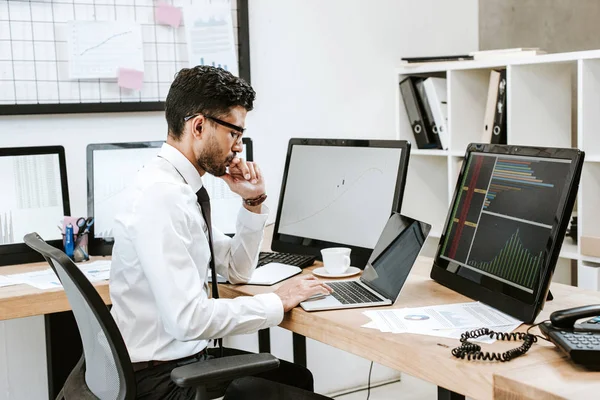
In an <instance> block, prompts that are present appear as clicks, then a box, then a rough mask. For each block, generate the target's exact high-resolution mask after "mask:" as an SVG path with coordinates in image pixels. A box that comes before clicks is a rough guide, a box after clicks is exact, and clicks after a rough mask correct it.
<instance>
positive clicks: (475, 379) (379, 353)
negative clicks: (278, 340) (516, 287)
mask: <svg viewBox="0 0 600 400" xmlns="http://www.w3.org/2000/svg"><path fill="white" fill-rule="evenodd" d="M431 263H432V261H431V260H430V259H423V258H421V259H419V260H418V261H417V264H416V265H415V267H414V268H413V272H412V273H411V275H410V276H409V279H408V280H407V282H406V284H405V286H404V288H403V289H402V292H401V295H400V298H399V299H398V301H397V302H396V304H395V305H394V306H391V307H397V308H402V307H418V306H426V305H436V304H445V303H459V302H464V301H470V299H469V298H467V297H465V296H463V295H461V294H458V293H456V292H454V291H452V290H450V289H447V288H445V287H443V286H441V285H439V284H438V283H436V282H434V281H432V280H431V279H430V278H429V271H430V269H431ZM309 270H310V268H309V269H307V270H305V271H304V273H310V272H309ZM276 287H277V285H275V286H272V287H263V286H250V285H221V286H220V289H219V293H220V294H221V296H222V297H230V298H233V297H237V296H242V295H255V294H259V293H265V292H269V291H273V290H275V288H276ZM552 293H553V294H554V298H555V300H553V301H551V302H548V303H547V304H546V307H545V310H544V311H543V312H542V313H541V314H540V316H539V318H538V321H541V320H543V319H547V318H548V317H549V315H550V313H551V312H553V311H555V310H558V309H563V308H568V307H574V306H579V305H585V304H591V303H600V293H596V292H591V291H584V290H581V289H578V288H574V287H570V286H566V285H560V284H553V285H552ZM363 311H364V309H353V310H352V309H351V310H336V311H321V312H311V313H308V312H305V311H303V310H302V309H300V308H296V309H294V310H292V311H291V312H290V313H288V314H287V315H286V316H285V318H284V320H283V322H282V323H281V325H280V326H281V327H283V328H285V329H288V330H290V331H293V332H295V333H297V334H301V335H304V336H306V337H309V338H311V339H315V340H318V341H319V342H322V343H325V344H328V345H331V346H333V347H337V348H339V349H342V350H344V351H348V352H350V353H353V354H356V355H358V356H360V357H363V358H366V359H369V360H372V361H375V362H378V363H380V364H383V365H385V366H388V367H390V368H394V369H396V370H399V371H402V372H406V373H408V374H410V375H412V376H415V377H417V378H420V379H424V380H426V381H429V382H432V383H434V384H436V385H437V386H438V387H441V388H445V389H448V390H451V391H453V392H456V393H461V394H464V395H466V396H469V397H472V398H475V399H491V398H493V396H494V379H495V376H498V377H500V376H501V377H502V379H500V378H499V382H506V381H508V380H509V379H510V377H513V379H514V380H512V381H510V382H512V383H513V386H511V388H513V389H515V390H516V391H517V392H518V391H520V388H523V390H526V388H525V386H524V385H526V383H525V382H523V381H522V380H519V379H515V378H514V377H519V376H520V372H519V371H520V370H523V371H534V370H535V369H536V368H540V366H544V368H545V369H547V370H548V371H556V366H559V367H560V368H561V369H564V370H566V371H570V370H573V371H574V372H573V373H574V374H575V373H576V367H574V366H572V364H571V363H570V362H569V361H567V360H565V359H564V358H563V356H562V354H561V353H560V352H559V351H558V350H557V349H555V348H554V346H552V345H551V344H549V343H546V342H544V341H541V342H538V343H537V344H536V345H534V346H533V347H532V348H531V350H530V351H529V352H528V353H527V355H526V356H523V357H521V358H517V359H515V360H513V361H510V362H508V363H495V362H494V363H490V362H479V361H478V362H473V361H471V362H469V361H464V360H459V359H456V358H454V357H452V355H451V353H450V350H451V348H453V347H455V346H457V345H458V341H457V340H453V339H445V338H437V337H432V336H424V335H412V334H391V333H383V332H379V331H376V330H373V329H367V328H361V325H363V324H365V323H367V322H369V318H368V317H366V316H364V315H363V314H362V312H363ZM521 330H524V328H521ZM484 347H485V346H484ZM513 347H515V342H496V343H494V345H493V349H494V351H504V350H506V349H509V348H513ZM531 373H534V372H531ZM557 373H558V372H557ZM504 374H507V375H504ZM505 376H506V377H505ZM539 379H540V383H542V382H543V380H544V378H543V377H542V376H540V378H539ZM586 379H596V380H597V381H600V373H592V375H590V377H589V378H586ZM597 393H598V392H596V393H595V394H596V395H597ZM525 398H527V397H525ZM538 398H539V397H538ZM559 398H560V397H559Z"/></svg>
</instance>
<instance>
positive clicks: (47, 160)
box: [0, 146, 71, 265]
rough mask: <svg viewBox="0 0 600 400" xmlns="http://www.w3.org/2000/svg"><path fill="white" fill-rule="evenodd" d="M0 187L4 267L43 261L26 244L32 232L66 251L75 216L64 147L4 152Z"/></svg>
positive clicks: (1, 262) (1, 150)
mask: <svg viewBox="0 0 600 400" xmlns="http://www.w3.org/2000/svg"><path fill="white" fill-rule="evenodd" d="M0 187H2V195H1V196H0V265H12V264H21V263H29V262H35V261H43V258H42V257H41V256H40V255H39V253H37V252H36V251H34V250H32V249H30V248H29V247H28V246H27V245H26V244H25V243H24V242H23V236H25V235H26V234H28V233H31V232H37V233H38V234H39V235H40V236H41V237H42V238H43V239H44V240H45V241H46V242H48V243H49V244H50V245H52V246H54V247H56V248H62V246H63V243H62V228H61V221H62V220H63V218H64V216H65V215H70V213H71V211H70V208H69V190H68V185H67V167H66V162H65V149H64V148H63V147H62V146H47V147H19V148H0Z"/></svg>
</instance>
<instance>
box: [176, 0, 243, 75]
mask: <svg viewBox="0 0 600 400" xmlns="http://www.w3.org/2000/svg"><path fill="white" fill-rule="evenodd" d="M183 16H184V25H185V33H186V40H187V49H188V60H189V65H190V67H194V66H196V65H212V66H214V67H221V68H223V69H225V70H227V71H229V72H231V73H232V74H233V75H235V76H238V75H239V71H238V61H237V56H236V49H235V40H234V36H233V21H232V19H231V4H230V2H229V1H226V0H221V1H217V0H214V1H211V2H208V1H198V2H194V3H193V4H190V5H187V6H185V7H184V12H183Z"/></svg>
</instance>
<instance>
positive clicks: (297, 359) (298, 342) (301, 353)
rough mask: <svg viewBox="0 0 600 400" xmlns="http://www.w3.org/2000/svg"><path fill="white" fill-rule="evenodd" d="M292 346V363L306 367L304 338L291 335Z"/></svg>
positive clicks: (295, 334)
mask: <svg viewBox="0 0 600 400" xmlns="http://www.w3.org/2000/svg"><path fill="white" fill-rule="evenodd" d="M292 343H293V345H294V363H295V364H298V365H301V366H303V367H306V337H304V336H302V335H299V334H297V333H295V332H294V333H292Z"/></svg>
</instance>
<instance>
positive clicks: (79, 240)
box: [62, 217, 90, 262]
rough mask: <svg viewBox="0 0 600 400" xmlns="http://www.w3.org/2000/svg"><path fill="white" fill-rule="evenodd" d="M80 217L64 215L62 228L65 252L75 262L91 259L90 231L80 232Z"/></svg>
mask: <svg viewBox="0 0 600 400" xmlns="http://www.w3.org/2000/svg"><path fill="white" fill-rule="evenodd" d="M78 219H79V217H64V219H63V229H62V236H63V247H64V250H65V253H66V254H67V256H69V257H70V258H71V259H72V260H73V261H75V262H81V261H87V260H89V259H90V256H89V254H88V232H86V231H83V232H81V233H80V232H79V227H78V226H77V220H78Z"/></svg>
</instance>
